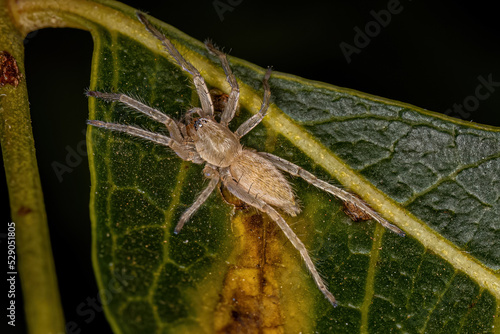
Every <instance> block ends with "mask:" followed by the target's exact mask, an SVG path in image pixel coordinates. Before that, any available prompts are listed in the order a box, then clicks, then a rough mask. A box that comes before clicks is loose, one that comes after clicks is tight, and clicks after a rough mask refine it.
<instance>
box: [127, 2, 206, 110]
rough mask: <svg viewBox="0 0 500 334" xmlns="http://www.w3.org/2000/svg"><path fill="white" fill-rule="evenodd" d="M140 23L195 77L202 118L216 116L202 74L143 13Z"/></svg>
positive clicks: (140, 15) (138, 16) (140, 16)
mask: <svg viewBox="0 0 500 334" xmlns="http://www.w3.org/2000/svg"><path fill="white" fill-rule="evenodd" d="M136 15H137V18H138V19H139V21H141V22H142V24H144V26H145V27H146V29H147V30H148V31H149V32H150V33H151V34H152V35H153V36H154V37H156V39H158V40H159V41H160V42H161V44H163V46H164V47H165V49H166V50H167V52H168V53H169V54H170V55H171V56H172V57H173V58H174V59H175V61H176V62H177V64H179V66H180V67H181V68H182V69H183V70H184V71H186V72H188V73H189V74H191V75H192V76H193V83H194V86H195V88H196V91H197V93H198V96H199V98H200V103H201V108H202V111H201V112H202V115H200V116H202V117H212V118H213V115H214V106H213V103H212V98H211V97H210V93H209V91H208V88H207V85H206V83H205V79H203V77H202V76H201V74H200V72H199V71H198V70H197V69H196V67H194V66H193V65H192V64H191V63H190V62H188V61H187V60H186V59H184V57H182V56H181V54H180V53H179V51H177V49H176V48H175V46H174V45H173V44H172V42H170V40H168V39H167V38H166V37H165V35H164V34H162V33H161V32H160V31H159V30H158V29H156V28H155V27H154V26H153V25H152V24H151V22H149V20H148V19H147V18H146V16H145V15H144V14H142V13H139V12H137V13H136Z"/></svg>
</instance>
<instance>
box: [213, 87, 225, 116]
mask: <svg viewBox="0 0 500 334" xmlns="http://www.w3.org/2000/svg"><path fill="white" fill-rule="evenodd" d="M210 96H211V97H212V103H213V105H214V111H215V112H216V113H217V112H219V113H221V112H223V111H224V108H225V107H226V104H227V100H228V99H229V95H227V94H226V93H224V92H223V91H221V90H220V89H217V88H212V89H210Z"/></svg>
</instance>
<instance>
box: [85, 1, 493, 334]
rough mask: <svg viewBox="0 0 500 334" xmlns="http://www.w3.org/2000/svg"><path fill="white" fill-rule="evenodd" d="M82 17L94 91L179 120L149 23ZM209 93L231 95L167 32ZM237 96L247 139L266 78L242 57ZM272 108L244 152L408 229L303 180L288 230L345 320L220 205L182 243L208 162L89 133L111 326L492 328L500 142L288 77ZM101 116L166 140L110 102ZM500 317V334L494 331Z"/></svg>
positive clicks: (248, 213) (212, 64)
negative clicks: (275, 160)
mask: <svg viewBox="0 0 500 334" xmlns="http://www.w3.org/2000/svg"><path fill="white" fill-rule="evenodd" d="M109 6H114V7H115V8H114V9H113V8H109V7H106V8H108V9H107V10H109V13H110V14H113V15H107V16H103V17H100V16H97V17H89V15H85V13H84V12H83V11H82V13H79V15H81V16H82V17H83V18H85V20H87V21H86V23H85V24H86V25H87V26H88V27H89V29H90V30H91V31H92V33H93V36H94V40H95V53H94V59H93V71H92V83H91V89H92V90H100V91H113V92H123V93H127V94H129V95H130V96H133V97H136V98H138V99H140V100H142V101H144V102H146V103H147V104H148V105H150V106H153V107H155V108H158V109H160V110H162V111H163V112H165V113H167V114H168V115H170V116H171V117H173V118H175V119H180V118H181V117H182V115H183V113H184V112H185V111H186V110H188V109H189V108H190V107H192V106H195V105H198V103H199V101H198V99H197V96H196V94H195V93H194V91H193V89H192V84H191V82H190V78H189V77H188V76H186V75H185V74H184V73H183V72H182V71H181V70H180V69H179V68H178V67H177V66H176V65H175V64H174V63H173V62H171V60H170V59H169V58H168V57H167V56H166V53H165V52H164V51H163V50H162V49H161V46H160V45H159V43H158V42H157V41H156V40H155V39H154V38H152V37H151V36H150V35H149V34H148V33H147V31H146V30H145V29H144V28H143V27H142V26H141V24H140V23H139V22H138V21H137V20H136V19H135V16H134V10H132V9H130V8H128V7H125V6H122V5H116V4H109ZM153 22H154V23H155V24H157V25H158V26H160V27H161V28H162V29H163V30H164V32H165V33H166V35H167V36H168V37H169V38H170V39H171V40H172V41H173V42H174V44H175V45H176V46H177V47H178V49H179V51H180V52H181V54H183V55H184V56H185V57H186V58H187V59H188V61H190V62H191V63H193V65H194V66H195V67H197V68H198V69H199V70H200V71H201V73H202V75H203V76H204V78H205V80H206V81H207V83H208V85H209V86H210V87H217V88H220V89H222V90H224V91H226V92H227V91H228V90H229V87H228V85H227V83H226V82H225V76H224V74H223V71H222V69H221V68H220V66H219V65H218V63H217V61H216V59H214V58H212V57H209V56H208V54H207V52H206V51H205V49H204V47H203V45H202V44H201V43H200V42H198V41H195V40H193V39H191V38H189V37H187V36H185V35H183V34H182V33H180V32H178V31H177V30H175V29H174V28H172V27H170V26H168V25H166V24H162V23H160V22H157V21H153ZM230 62H231V65H232V68H233V70H234V72H235V74H236V76H237V78H238V80H239V81H240V85H241V100H240V105H241V110H240V112H239V114H238V115H237V117H236V119H235V121H233V123H232V124H231V127H232V128H233V129H235V128H236V127H237V126H238V125H239V124H241V122H243V121H244V120H245V119H247V118H248V117H249V116H250V115H251V114H253V113H255V112H257V111H258V109H259V107H260V103H261V94H262V87H261V80H262V77H263V74H264V70H263V69H261V68H259V67H256V66H254V65H252V64H249V63H247V62H245V61H242V60H239V59H235V58H230ZM270 85H271V90H272V94H273V95H272V102H273V105H272V106H271V108H270V111H269V114H268V115H267V116H266V119H265V120H264V122H263V123H262V124H261V125H259V126H258V127H257V128H255V129H254V130H253V131H252V132H251V133H250V134H249V135H247V136H246V137H245V138H244V140H243V143H244V144H245V145H246V146H248V147H252V148H255V149H257V150H260V151H267V152H272V153H274V154H277V155H279V156H281V157H283V158H285V159H288V160H290V161H292V162H294V163H297V164H299V165H300V166H302V167H304V168H306V169H307V170H309V171H311V172H313V173H315V174H316V175H318V176H320V177H321V178H323V179H326V180H331V181H332V182H333V183H340V184H341V185H342V186H343V187H346V188H349V189H351V190H352V191H354V192H355V193H357V194H358V195H359V196H361V197H362V198H363V199H365V200H366V201H367V202H368V203H369V204H371V205H372V206H373V207H374V208H376V209H377V210H378V211H379V212H380V213H381V214H382V215H384V216H385V217H386V218H387V219H389V220H390V221H392V222H393V223H395V224H396V225H398V226H399V227H401V228H402V229H403V230H405V232H407V237H406V238H400V237H398V236H396V235H394V234H392V233H390V232H388V231H385V230H384V229H383V228H381V227H380V226H378V225H376V224H375V223H374V222H371V221H370V222H363V223H354V222H352V221H350V219H349V218H348V217H347V216H346V215H345V214H344V213H343V211H342V205H341V203H340V202H339V201H337V200H336V199H334V198H333V197H331V196H328V195H327V194H325V193H323V192H321V191H319V190H317V189H315V188H314V187H312V186H309V185H308V184H307V183H306V182H304V181H302V180H300V179H293V180H291V181H292V183H293V185H294V188H295V190H296V193H297V195H298V197H299V198H300V201H301V203H302V207H303V213H302V214H301V215H299V216H298V217H296V218H289V217H287V221H288V223H289V224H290V225H292V227H293V229H294V230H295V232H296V233H297V234H298V235H299V236H300V238H301V239H302V240H303V242H304V243H305V244H306V246H307V247H308V249H309V250H310V252H311V255H312V256H313V258H314V259H315V260H316V262H317V265H318V268H319V271H320V272H321V273H322V275H323V276H324V277H325V279H326V280H327V282H328V283H329V286H330V289H331V291H332V292H333V294H334V295H335V296H336V297H337V300H338V301H339V307H337V308H335V309H334V308H332V307H331V306H330V305H329V304H328V302H327V301H326V300H325V299H324V298H323V296H322V295H321V293H320V292H319V291H318V290H317V288H316V287H315V285H314V283H313V281H312V278H311V277H310V276H309V274H308V273H307V270H306V268H305V267H304V266H303V264H302V261H301V259H300V257H299V254H298V252H297V251H296V250H295V249H294V248H293V247H292V246H291V245H290V243H289V242H287V240H286V239H285V238H284V236H283V235H282V233H281V232H280V231H279V230H278V229H277V227H275V225H274V224H273V222H272V221H269V219H268V218H267V217H266V216H265V215H261V214H259V213H258V212H257V211H256V210H253V209H244V208H240V207H238V206H236V207H235V206H233V205H231V204H228V203H226V202H232V201H233V200H232V199H231V198H230V197H229V196H228V195H227V194H225V193H224V192H223V193H222V194H219V193H217V192H214V194H212V196H210V198H209V200H208V201H207V203H206V204H205V205H204V206H203V207H202V208H201V209H200V211H199V212H197V213H196V215H195V216H194V217H193V218H192V220H191V221H190V222H189V223H188V224H187V225H186V226H185V228H184V229H183V231H182V233H181V234H180V235H178V236H175V235H174V234H173V228H174V226H175V224H176V222H177V220H178V218H179V217H180V214H181V213H182V212H183V211H184V210H185V209H186V208H187V207H189V206H190V204H191V203H192V202H193V201H194V199H195V197H196V195H197V194H198V193H199V192H200V191H201V190H202V189H203V187H204V186H205V185H206V184H207V183H206V182H205V180H204V178H203V176H202V174H201V170H202V166H198V165H193V164H189V163H187V162H182V161H181V160H180V159H179V158H178V157H177V156H176V155H175V154H173V153H172V152H171V151H169V149H167V148H164V147H159V146H156V145H153V144H152V143H148V142H144V141H140V140H137V139H133V138H131V137H129V136H127V135H125V134H119V133H112V132H107V131H103V130H100V129H92V128H91V129H89V135H90V136H89V144H90V145H89V147H90V153H91V154H90V155H89V156H90V163H91V166H90V167H91V171H92V183H93V185H92V203H91V210H92V212H91V214H92V217H93V232H94V237H95V240H94V245H93V252H94V260H95V268H96V273H97V277H98V280H99V284H100V286H101V289H102V290H101V291H102V292H103V293H102V294H103V298H104V299H105V300H106V303H105V304H106V313H107V316H108V319H109V320H110V322H111V324H112V326H113V328H114V330H115V331H116V332H123V333H137V332H148V333H149V332H156V333H160V332H165V333H169V332H172V333H175V332H183V331H184V332H193V333H195V332H197V333H199V332H205V333H212V332H214V331H215V332H225V331H237V330H239V329H241V328H243V327H244V328H255V329H260V330H262V329H267V330H269V331H277V332H279V331H283V332H292V331H293V332H299V331H302V332H319V333H329V332H335V333H356V332H370V333H387V332H389V331H393V332H401V333H403V332H409V333H419V332H420V333H422V332H429V333H433V332H445V333H466V332H467V333H468V332H473V333H477V332H485V333H493V332H495V326H496V328H497V329H498V327H499V320H498V318H499V315H500V311H499V309H500V308H499V306H498V305H499V303H498V301H499V299H500V278H499V269H500V252H499V251H498V250H499V249H500V220H499V218H498V217H499V214H500V184H499V176H498V175H500V132H499V130H498V129H497V128H493V127H489V126H483V125H478V124H474V123H468V122H462V121H458V120H455V119H452V118H447V117H444V116H440V115H438V114H435V113H432V112H428V111H425V110H422V109H420V108H417V107H414V106H411V105H407V104H404V103H400V102H396V101H390V100H386V99H382V98H378V97H374V96H371V95H367V94H363V93H360V92H356V91H352V90H348V89H343V88H339V87H335V86H331V85H327V84H323V83H318V82H312V81H309V80H305V79H302V78H297V77H294V76H290V75H286V74H282V73H278V72H275V73H274V74H273V76H272V78H271V81H270ZM90 119H99V120H104V121H108V122H119V123H125V124H135V125H140V126H142V127H144V128H147V129H150V130H152V131H159V132H163V133H166V131H165V129H164V127H163V126H162V125H160V124H155V123H154V122H153V121H151V120H149V119H146V118H145V117H143V116H140V115H138V114H137V113H136V112H132V111H130V110H127V109H125V108H123V107H122V106H120V105H118V104H116V103H114V104H108V103H104V102H102V101H95V100H93V99H92V100H91V101H90ZM496 319H497V320H496Z"/></svg>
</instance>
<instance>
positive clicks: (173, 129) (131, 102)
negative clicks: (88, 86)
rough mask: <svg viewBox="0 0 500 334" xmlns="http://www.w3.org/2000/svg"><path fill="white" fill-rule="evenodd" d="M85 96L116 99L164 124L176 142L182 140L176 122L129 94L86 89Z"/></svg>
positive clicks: (108, 99) (105, 99)
mask: <svg viewBox="0 0 500 334" xmlns="http://www.w3.org/2000/svg"><path fill="white" fill-rule="evenodd" d="M86 95H87V96H93V97H96V98H100V99H103V100H104V101H108V102H113V101H118V102H121V103H123V104H125V105H126V106H128V107H130V108H133V109H135V110H137V111H139V112H141V113H143V114H144V115H146V116H148V117H149V118H151V119H154V120H155V121H157V122H159V123H163V124H165V126H166V127H167V129H168V132H169V133H170V136H171V137H172V139H174V140H175V141H177V142H182V141H183V140H184V138H183V137H182V135H181V133H180V130H179V127H178V126H177V123H176V122H175V121H174V120H173V119H171V118H170V117H168V116H167V115H165V114H164V113H162V112H161V111H159V110H156V109H154V108H151V107H149V106H147V105H145V104H144V103H142V102H139V101H137V100H135V99H133V98H131V97H130V96H127V95H125V94H120V93H102V92H95V91H88V92H87V93H86Z"/></svg>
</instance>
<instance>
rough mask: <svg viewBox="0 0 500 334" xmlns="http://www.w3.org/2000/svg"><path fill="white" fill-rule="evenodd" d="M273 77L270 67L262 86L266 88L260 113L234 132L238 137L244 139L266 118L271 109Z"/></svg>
mask: <svg viewBox="0 0 500 334" xmlns="http://www.w3.org/2000/svg"><path fill="white" fill-rule="evenodd" d="M270 76H271V68H270V67H269V68H268V69H267V71H266V74H265V75H264V80H262V85H263V86H264V98H263V99H262V105H261V107H260V110H259V112H258V113H256V114H255V115H253V116H252V117H250V118H249V119H247V120H246V121H245V122H244V123H243V124H241V125H240V127H239V128H238V129H237V130H236V131H235V132H234V133H235V134H236V135H237V136H238V137H240V138H241V137H243V136H244V135H246V134H247V133H248V132H250V130H252V129H253V128H254V127H256V126H257V124H259V123H260V121H262V119H263V118H264V116H266V113H267V109H268V108H269V103H270V99H271V88H270V87H269V77H270Z"/></svg>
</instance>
